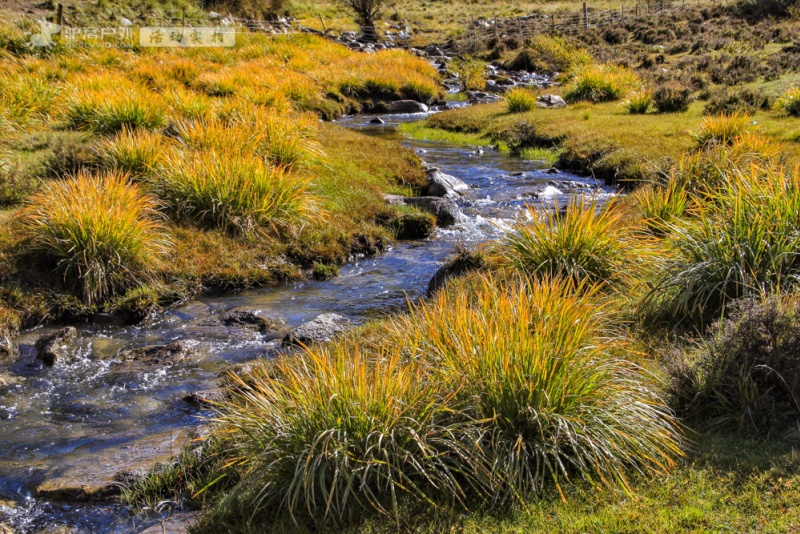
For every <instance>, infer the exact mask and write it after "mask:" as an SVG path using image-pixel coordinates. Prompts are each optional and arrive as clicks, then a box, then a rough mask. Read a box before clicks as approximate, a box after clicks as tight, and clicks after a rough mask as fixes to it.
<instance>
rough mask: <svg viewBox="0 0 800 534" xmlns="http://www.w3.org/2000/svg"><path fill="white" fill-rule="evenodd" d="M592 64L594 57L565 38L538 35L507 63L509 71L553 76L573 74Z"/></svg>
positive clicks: (506, 66)
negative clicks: (554, 74)
mask: <svg viewBox="0 0 800 534" xmlns="http://www.w3.org/2000/svg"><path fill="white" fill-rule="evenodd" d="M591 63H592V56H591V55H590V54H589V53H588V52H587V51H586V50H584V49H583V48H579V47H577V46H576V45H575V44H574V43H573V42H572V41H570V40H569V39H567V38H565V37H559V36H553V35H546V34H541V33H540V34H536V35H534V36H533V37H531V38H530V40H528V42H527V44H526V47H525V48H524V49H523V50H522V51H521V52H520V53H519V54H517V56H516V57H515V58H514V59H512V60H510V61H508V62H506V64H505V68H506V69H507V70H525V71H528V72H539V73H544V74H552V73H555V72H571V71H574V70H577V69H580V68H582V67H586V66H587V65H589V64H591Z"/></svg>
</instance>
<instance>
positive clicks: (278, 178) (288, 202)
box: [151, 150, 318, 233]
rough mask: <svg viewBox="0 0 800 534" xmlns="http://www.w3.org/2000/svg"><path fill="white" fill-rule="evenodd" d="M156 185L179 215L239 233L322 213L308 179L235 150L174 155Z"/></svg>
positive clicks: (284, 225)
mask: <svg viewBox="0 0 800 534" xmlns="http://www.w3.org/2000/svg"><path fill="white" fill-rule="evenodd" d="M151 183H152V184H153V187H154V189H155V190H156V191H158V194H159V196H161V197H162V198H164V199H165V200H167V201H168V202H169V203H170V205H171V206H172V207H173V209H174V210H175V211H176V212H177V213H178V214H179V216H181V217H185V218H187V219H189V220H192V221H195V222H197V223H199V224H201V225H207V226H211V227H216V228H223V229H227V230H230V231H234V232H237V233H239V232H243V233H249V232H252V231H257V230H259V229H270V230H273V231H280V230H286V229H288V228H291V227H292V226H294V225H295V224H299V223H303V222H304V221H306V220H307V219H309V218H311V217H314V216H315V214H317V213H318V210H317V199H316V198H315V197H314V196H313V195H312V194H311V193H310V191H309V180H308V179H307V178H304V177H302V176H300V175H298V174H296V173H293V172H291V171H288V170H286V169H283V168H280V167H273V166H271V165H269V164H268V163H265V162H264V161H263V160H262V159H259V158H257V157H254V156H253V155H248V154H237V153H235V152H232V151H228V152H219V151H217V150H204V151H203V152H195V151H191V150H184V151H174V152H172V153H170V154H168V155H167V156H166V157H165V158H164V160H163V163H162V164H161V165H160V166H159V168H158V169H157V170H156V171H155V172H154V177H153V178H152V179H151Z"/></svg>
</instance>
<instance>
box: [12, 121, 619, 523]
mask: <svg viewBox="0 0 800 534" xmlns="http://www.w3.org/2000/svg"><path fill="white" fill-rule="evenodd" d="M422 117H424V115H416V116H415V115H395V116H383V117H382V118H383V119H384V120H385V121H386V124H384V125H372V124H369V120H370V119H371V118H372V117H371V116H366V117H354V118H348V119H344V120H342V121H339V123H340V124H342V125H344V126H347V127H349V128H353V129H356V130H359V131H363V132H364V133H365V134H368V135H376V136H381V137H388V138H400V137H399V134H397V132H396V131H395V126H396V125H397V124H398V123H399V122H404V121H410V120H418V119H419V118H422ZM405 143H406V145H407V146H410V147H411V148H413V149H414V150H417V151H418V152H419V153H420V156H421V157H422V158H423V159H424V160H425V161H426V162H427V163H428V164H429V165H432V166H435V167H438V168H439V169H440V170H441V171H442V172H445V173H447V174H452V175H454V176H456V177H458V178H460V179H461V180H463V181H464V182H466V183H467V184H469V185H470V186H471V188H470V190H469V191H468V192H467V193H466V194H465V195H464V196H463V198H461V199H459V200H458V204H459V206H460V208H461V210H462V212H463V213H464V214H465V216H466V217H465V219H464V221H463V222H461V223H459V224H458V225H456V226H453V227H451V228H447V229H440V230H438V231H437V234H436V235H435V236H434V237H433V238H431V239H427V240H421V241H405V242H398V243H395V244H394V245H393V246H392V247H390V248H389V250H387V251H386V252H385V253H384V254H382V255H380V256H377V257H372V258H353V261H351V262H350V263H349V264H348V265H346V266H345V267H343V268H342V269H341V270H340V276H338V277H337V278H334V279H332V280H329V281H324V282H316V281H306V282H300V283H296V284H290V285H286V286H281V287H271V288H262V289H257V290H251V291H245V292H242V293H237V294H232V295H224V296H212V297H205V298H202V299H200V300H198V301H193V302H190V303H188V304H186V305H184V306H181V307H178V308H176V309H173V310H169V311H167V312H165V313H163V314H162V315H160V316H159V317H156V318H154V319H152V320H150V321H148V322H146V323H144V324H142V325H137V326H134V327H110V326H96V325H84V326H78V330H79V336H78V340H77V341H76V342H75V343H74V344H73V345H72V349H71V354H70V357H69V358H68V359H67V360H66V361H60V362H59V363H57V364H56V365H55V366H54V367H52V368H45V367H42V366H41V365H40V364H39V363H38V362H37V361H36V360H35V349H34V347H33V344H34V343H35V341H36V339H38V338H39V337H40V336H42V335H43V334H44V333H46V332H48V331H49V330H48V329H40V330H35V331H31V332H26V333H24V334H23V335H22V336H21V339H20V340H19V341H20V349H21V350H20V356H19V358H18V359H17V360H16V361H14V362H12V363H11V364H8V365H3V366H0V373H3V374H4V375H5V376H7V377H11V378H12V381H14V382H17V384H16V385H9V386H4V387H0V451H2V454H0V520H3V519H4V518H5V519H6V520H9V521H10V522H11V523H12V524H13V525H14V526H15V527H16V528H18V529H19V530H21V531H23V532H38V531H40V529H41V528H43V527H44V526H45V525H48V524H51V525H52V524H63V525H70V526H72V527H74V528H75V529H77V531H78V532H132V531H133V532H135V531H137V530H140V528H141V527H143V526H146V525H149V524H153V520H149V521H143V520H142V519H140V518H134V517H132V516H131V515H130V513H129V511H127V510H126V509H125V508H123V507H121V506H118V505H107V504H94V505H88V504H72V503H70V504H62V503H48V502H43V501H41V500H37V499H33V498H32V495H33V492H34V490H35V488H36V487H37V486H38V485H39V484H40V483H41V482H42V481H44V480H46V479H50V478H52V477H54V476H59V475H65V476H68V475H70V474H74V473H76V472H78V473H80V472H81V470H82V469H89V470H91V469H93V468H95V467H97V466H98V465H99V464H102V463H104V462H107V461H108V462H112V460H119V459H120V458H121V459H126V458H128V457H129V456H130V455H131V454H133V453H132V452H131V450H132V449H131V448H132V447H134V446H135V444H137V443H139V442H140V440H142V439H146V438H150V437H153V436H156V437H157V436H161V435H167V436H169V435H171V434H170V433H173V434H174V433H175V432H180V431H182V430H184V429H187V428H192V427H196V426H198V425H199V424H200V423H201V421H202V420H203V418H204V417H205V416H207V415H209V414H208V412H204V411H202V410H198V409H197V408H195V407H192V406H190V405H189V404H188V403H186V402H185V401H184V400H183V397H185V396H186V395H187V394H189V393H191V392H192V391H195V390H197V389H206V388H209V387H213V386H214V384H215V380H216V378H217V376H218V375H219V373H220V372H222V371H224V369H225V368H226V367H228V366H229V365H230V364H233V363H240V362H245V361H248V360H251V359H253V358H256V357H258V356H261V355H264V354H265V353H266V351H267V350H268V349H269V348H270V347H274V346H275V342H272V343H270V342H267V341H266V340H265V339H264V337H263V336H262V335H261V334H259V333H257V332H253V331H246V330H230V329H226V328H224V327H222V328H215V329H208V328H205V329H204V328H201V327H199V326H198V323H199V322H202V320H203V319H204V318H208V317H210V316H213V315H215V314H219V313H221V312H224V311H227V310H229V309H232V308H235V307H239V306H256V307H260V308H264V309H267V310H270V311H271V312H274V313H275V314H277V315H280V316H281V317H283V318H284V320H285V321H286V323H287V326H288V327H290V328H291V327H295V326H297V325H299V324H301V323H303V322H306V321H308V320H311V319H313V318H314V317H316V316H317V315H319V314H321V313H326V312H335V313H339V314H342V315H345V316H348V317H351V318H353V319H356V320H364V319H366V318H370V317H375V316H378V315H381V314H384V313H386V312H388V311H390V310H393V309H398V308H401V307H403V306H405V305H406V301H407V298H409V297H410V298H412V299H415V298H418V297H419V296H421V295H422V294H424V291H425V288H426V286H427V283H428V281H429V280H430V278H431V277H432V276H433V274H434V273H435V272H436V270H437V269H438V268H439V267H440V266H441V265H442V263H443V262H444V261H446V259H447V258H448V257H449V256H450V255H451V254H452V252H453V250H454V248H455V247H456V246H459V245H477V244H480V243H483V242H486V241H489V240H492V239H496V238H498V237H499V236H502V233H503V230H502V228H503V227H505V226H506V225H507V224H508V223H509V222H511V221H513V219H514V218H515V217H517V216H519V215H520V214H521V213H522V211H523V210H524V207H525V204H526V203H528V204H530V203H543V204H544V205H546V206H554V205H558V206H560V205H563V204H564V203H565V202H566V201H567V200H568V199H569V197H570V195H571V194H574V192H575V191H578V192H579V193H586V194H590V193H591V194H596V195H598V196H601V197H602V196H608V195H612V194H613V191H611V190H610V189H608V188H605V187H603V186H601V185H600V184H598V183H595V182H594V181H593V180H592V179H587V178H582V177H578V176H575V175H571V174H567V173H561V174H559V175H555V176H553V175H549V174H547V173H545V172H544V169H542V168H541V164H537V162H531V161H525V160H521V159H519V158H513V157H510V156H508V155H504V154H500V153H498V152H494V151H491V150H485V149H484V151H482V152H479V151H477V150H471V149H465V148H463V147H455V146H448V145H446V144H440V143H427V142H420V141H405ZM566 182H571V184H567V183H566ZM181 339H185V340H190V343H191V345H192V347H193V348H194V350H195V352H194V354H193V355H192V356H191V357H190V358H188V359H187V360H186V361H184V362H181V363H180V364H177V365H174V366H167V367H152V368H144V369H136V370H132V369H129V368H128V367H126V366H125V365H123V364H121V363H120V362H119V360H118V357H117V356H118V353H119V352H120V351H121V350H125V349H130V348H133V347H141V346H146V345H154V344H163V343H168V342H171V341H174V340H181ZM0 376H2V375H0ZM0 383H2V382H0ZM175 449H176V450H175V452H176V453H177V452H178V449H179V446H178V445H176V446H175ZM3 500H6V501H13V504H12V503H11V502H8V503H6V504H8V505H9V506H7V505H4V504H2V502H3Z"/></svg>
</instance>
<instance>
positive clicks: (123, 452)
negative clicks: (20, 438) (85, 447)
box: [35, 430, 191, 501]
mask: <svg viewBox="0 0 800 534" xmlns="http://www.w3.org/2000/svg"><path fill="white" fill-rule="evenodd" d="M190 439H191V434H190V432H189V431H187V430H176V431H170V432H164V433H161V434H155V435H152V436H144V437H142V436H139V435H136V434H135V433H134V431H130V432H123V433H118V434H110V435H107V434H106V435H102V436H98V437H97V439H96V440H95V441H94V442H93V443H92V444H90V445H89V447H91V449H92V452H93V454H82V455H80V456H78V457H76V458H75V459H74V461H72V462H70V464H69V465H68V466H63V467H60V468H57V469H54V470H53V471H54V472H53V473H51V474H50V475H49V476H48V477H47V478H45V480H44V481H43V482H42V483H41V484H39V486H38V487H37V488H36V492H35V493H36V496H37V497H39V498H42V499H47V500H50V501H89V500H105V499H109V498H111V497H114V496H116V495H118V494H119V493H120V490H121V486H122V483H124V481H125V480H129V479H130V478H131V473H145V472H147V471H149V470H150V469H151V468H153V467H154V466H155V465H157V464H162V463H166V462H169V461H171V460H173V459H174V458H176V457H177V456H178V455H179V454H180V452H181V450H182V449H183V447H184V445H186V444H187V443H188V442H189V441H190ZM121 481H122V483H121Z"/></svg>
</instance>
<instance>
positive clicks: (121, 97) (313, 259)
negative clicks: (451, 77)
mask: <svg viewBox="0 0 800 534" xmlns="http://www.w3.org/2000/svg"><path fill="white" fill-rule="evenodd" d="M24 26H25V24H24V23H20V24H19V25H17V26H9V27H6V41H4V43H5V44H4V47H5V48H4V49H3V50H2V55H1V56H0V63H2V65H3V74H2V76H0V94H2V101H1V103H0V162H2V165H0V205H2V207H3V209H4V213H5V216H4V217H3V218H2V232H1V233H2V236H3V238H2V244H1V247H2V249H1V250H0V258H2V262H1V263H0V279H2V289H1V290H0V306H2V308H3V317H5V318H7V323H8V325H9V326H11V327H12V328H16V327H18V326H20V325H21V326H32V325H35V324H38V323H40V322H43V321H52V320H69V319H73V318H76V317H83V316H87V315H92V314H94V313H98V312H102V311H120V312H122V313H123V315H124V316H125V317H126V318H128V319H130V320H136V319H137V318H141V317H143V316H144V315H146V314H147V313H149V312H150V311H152V310H153V309H155V308H157V307H159V306H161V305H164V304H168V303H170V302H174V301H175V300H181V299H184V298H187V297H188V296H190V295H192V294H194V293H196V292H197V291H198V290H200V289H201V288H207V287H221V288H228V289H234V288H243V287H250V286H254V285H261V284H267V283H274V282H279V281H284V280H288V279H297V278H300V277H304V276H306V275H308V274H310V273H312V271H313V272H314V273H315V276H317V275H319V276H322V275H323V273H324V274H325V275H329V274H330V273H333V272H335V270H336V266H337V265H340V264H342V263H344V262H345V261H346V260H347V258H348V257H350V256H351V255H352V254H354V253H366V254H374V253H377V252H378V251H380V250H382V249H383V247H384V246H385V244H386V243H387V242H388V241H389V240H391V239H393V230H392V228H394V227H395V226H396V225H394V224H393V221H394V220H395V219H396V218H397V216H398V215H400V213H399V212H398V210H397V208H393V207H388V206H385V205H384V203H383V201H382V195H383V194H384V193H387V192H391V193H400V194H412V193H413V192H414V190H415V188H418V187H420V186H422V185H423V183H424V180H425V175H424V172H423V171H422V168H421V166H420V163H419V161H418V160H417V158H416V157H415V156H414V155H413V154H412V153H411V152H408V151H404V150H402V149H398V147H397V145H396V144H394V143H390V142H385V141H380V140H376V139H370V138H368V137H365V136H362V135H359V134H356V133H353V132H349V131H345V130H343V129H341V128H339V127H336V126H333V125H330V124H326V123H323V122H321V121H320V119H321V118H324V119H330V118H333V117H337V116H340V115H341V114H343V113H345V112H353V111H357V110H360V109H362V108H364V107H367V108H370V107H374V106H375V105H376V104H379V103H381V102H383V103H385V102H388V101H391V100H395V99H400V98H414V99H417V100H422V101H430V100H431V99H434V98H436V97H438V96H439V94H440V91H441V90H440V88H439V86H438V75H437V73H436V72H435V70H434V69H433V68H432V67H430V66H429V65H428V64H427V63H426V62H425V61H423V60H420V59H417V58H414V57H412V56H410V55H407V54H405V53H403V52H396V51H385V52H381V53H379V54H374V55H371V56H368V55H366V54H358V53H356V52H352V51H350V50H348V49H346V48H344V47H341V46H338V45H335V44H333V43H331V42H329V41H327V40H324V39H320V38H317V37H313V36H307V35H294V36H279V37H269V36H263V35H262V36H258V35H248V34H239V36H238V39H239V42H238V44H237V46H236V47H235V48H232V49H214V48H206V49H194V50H169V49H167V50H163V49H162V50H157V49H133V50H130V49H124V48H117V47H116V44H115V43H109V44H112V45H113V46H111V47H109V48H107V47H105V46H103V43H102V42H100V43H98V42H96V41H86V42H85V43H83V44H84V46H73V47H70V46H66V45H58V46H57V47H56V48H55V49H53V50H48V51H46V52H41V51H39V52H38V53H37V51H36V50H31V49H28V48H25V47H24V46H22V45H21V43H23V42H24V41H25V39H27V37H26V36H25V35H24V33H23V29H24ZM17 45H20V46H17ZM389 65H391V68H389V67H388V66H389ZM76 177H78V178H80V180H78V181H75V180H76ZM95 183H100V184H105V183H109V184H110V183H114V184H115V186H114V188H110V187H100V189H99V190H98V189H97V188H95ZM113 191H116V192H113ZM65 205H68V206H70V208H69V209H68V210H67V209H66V208H65ZM62 208H64V209H62ZM123 219H124V220H126V221H129V226H126V227H123V226H119V227H117V226H118V225H117V223H118V222H119V221H121V220H123ZM123 228H127V229H125V230H123Z"/></svg>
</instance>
